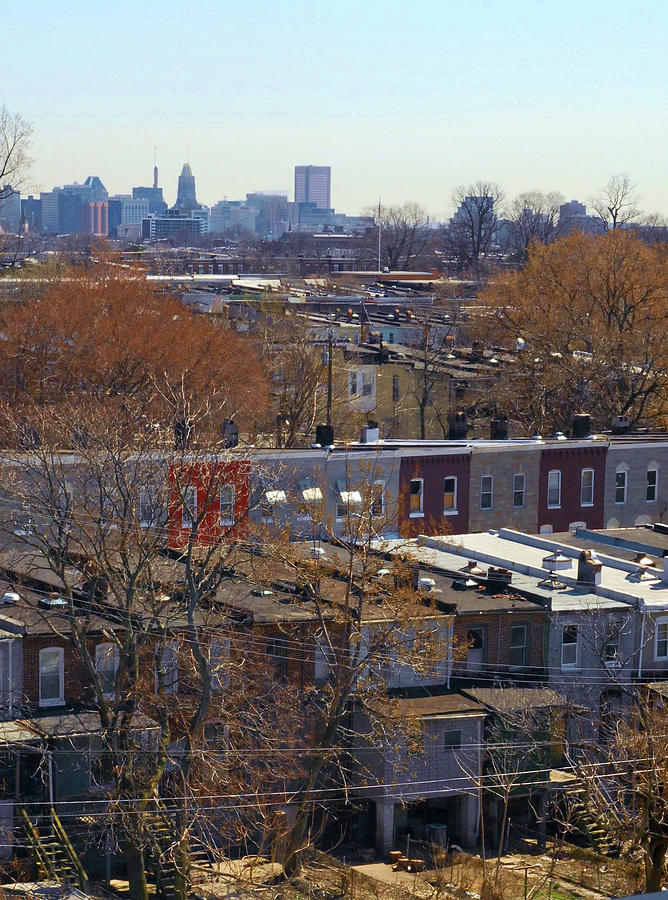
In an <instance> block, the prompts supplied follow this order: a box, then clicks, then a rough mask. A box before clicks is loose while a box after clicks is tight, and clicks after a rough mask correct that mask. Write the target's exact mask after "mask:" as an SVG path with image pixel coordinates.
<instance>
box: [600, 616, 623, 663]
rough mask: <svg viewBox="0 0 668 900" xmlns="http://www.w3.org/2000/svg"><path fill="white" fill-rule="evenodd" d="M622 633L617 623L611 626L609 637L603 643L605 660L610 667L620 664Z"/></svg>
mask: <svg viewBox="0 0 668 900" xmlns="http://www.w3.org/2000/svg"><path fill="white" fill-rule="evenodd" d="M620 638H621V633H620V630H619V627H618V626H617V625H613V626H611V628H610V630H609V633H608V637H607V639H606V641H605V644H604V645H603V662H604V663H605V664H606V666H608V667H609V668H613V667H616V666H619V664H620V659H619V652H620V651H619V643H620Z"/></svg>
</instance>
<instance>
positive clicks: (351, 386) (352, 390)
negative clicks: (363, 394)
mask: <svg viewBox="0 0 668 900" xmlns="http://www.w3.org/2000/svg"><path fill="white" fill-rule="evenodd" d="M348 394H349V396H350V397H356V396H357V372H348Z"/></svg>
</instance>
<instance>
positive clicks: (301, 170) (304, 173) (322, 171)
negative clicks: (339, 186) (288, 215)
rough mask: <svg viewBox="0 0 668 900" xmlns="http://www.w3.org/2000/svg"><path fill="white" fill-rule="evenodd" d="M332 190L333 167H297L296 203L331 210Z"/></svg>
mask: <svg viewBox="0 0 668 900" xmlns="http://www.w3.org/2000/svg"><path fill="white" fill-rule="evenodd" d="M331 189H332V167H331V166H295V203H315V205H316V206H317V208H318V209H331V208H332V202H331V201H332V197H331Z"/></svg>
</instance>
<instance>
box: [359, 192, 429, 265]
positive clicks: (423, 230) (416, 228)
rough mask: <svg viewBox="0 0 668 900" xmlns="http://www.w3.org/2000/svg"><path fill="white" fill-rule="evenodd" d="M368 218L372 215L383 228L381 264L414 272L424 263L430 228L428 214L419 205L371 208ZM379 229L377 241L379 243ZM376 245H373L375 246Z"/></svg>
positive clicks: (378, 225) (367, 212) (408, 204)
mask: <svg viewBox="0 0 668 900" xmlns="http://www.w3.org/2000/svg"><path fill="white" fill-rule="evenodd" d="M364 214H365V215H373V216H374V217H375V219H376V225H377V228H378V227H380V230H381V234H380V247H381V254H380V256H381V264H382V265H385V266H387V268H388V269H404V270H406V269H412V268H414V267H415V266H416V265H418V264H419V263H420V261H421V260H422V257H423V254H424V252H425V249H426V247H427V245H428V243H429V236H430V227H429V216H428V215H427V211H426V210H425V208H424V207H423V206H420V204H419V203H404V204H402V205H401V206H382V205H381V206H380V207H379V208H377V207H370V208H368V209H366V210H365V211H364ZM377 228H376V232H375V238H374V241H375V242H376V244H377V242H378V230H377ZM376 244H374V246H375V245H376Z"/></svg>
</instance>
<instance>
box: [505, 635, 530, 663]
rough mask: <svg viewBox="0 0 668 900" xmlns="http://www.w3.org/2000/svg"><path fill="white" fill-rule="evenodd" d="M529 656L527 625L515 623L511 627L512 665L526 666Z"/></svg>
mask: <svg viewBox="0 0 668 900" xmlns="http://www.w3.org/2000/svg"><path fill="white" fill-rule="evenodd" d="M526 656H527V628H526V625H513V626H512V628H511V629H510V660H509V661H510V665H511V666H514V667H519V666H525V665H526V661H527V660H526Z"/></svg>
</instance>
